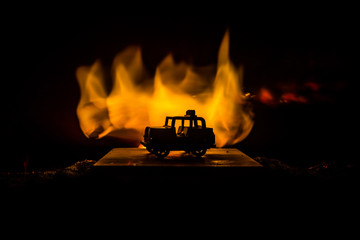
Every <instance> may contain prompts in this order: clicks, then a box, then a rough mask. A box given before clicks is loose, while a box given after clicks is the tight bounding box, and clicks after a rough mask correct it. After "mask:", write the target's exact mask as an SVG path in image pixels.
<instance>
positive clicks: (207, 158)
mask: <svg viewBox="0 0 360 240" xmlns="http://www.w3.org/2000/svg"><path fill="white" fill-rule="evenodd" d="M94 166H95V167H112V166H113V167H241V168H261V167H262V165H261V164H260V163H258V162H256V161H255V160H253V159H252V158H250V157H249V156H247V155H246V154H244V153H243V152H241V151H240V150H238V149H235V148H212V149H208V150H207V153H206V154H205V155H204V156H203V157H195V156H194V155H192V154H187V153H185V152H184V151H171V152H170V154H169V155H168V156H167V157H166V158H164V159H159V158H157V157H156V156H155V155H153V154H150V153H149V152H148V151H147V150H146V149H143V148H114V149H112V150H111V151H110V152H109V153H107V154H106V155H105V156H104V157H103V158H101V159H100V160H99V161H98V162H97V163H95V165H94Z"/></svg>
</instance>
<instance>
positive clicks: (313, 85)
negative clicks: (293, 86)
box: [304, 82, 320, 91]
mask: <svg viewBox="0 0 360 240" xmlns="http://www.w3.org/2000/svg"><path fill="white" fill-rule="evenodd" d="M304 86H305V87H307V88H310V89H311V90H313V91H319V89H320V85H319V84H317V83H314V82H306V83H305V84H304Z"/></svg>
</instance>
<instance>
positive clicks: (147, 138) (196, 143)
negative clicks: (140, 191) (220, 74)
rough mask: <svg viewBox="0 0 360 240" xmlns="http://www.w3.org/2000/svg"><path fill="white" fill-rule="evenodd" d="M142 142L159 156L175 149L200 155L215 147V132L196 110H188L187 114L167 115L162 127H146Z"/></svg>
mask: <svg viewBox="0 0 360 240" xmlns="http://www.w3.org/2000/svg"><path fill="white" fill-rule="evenodd" d="M176 129H177V131H176ZM140 143H141V144H142V145H144V146H145V147H146V149H147V150H148V151H149V152H150V153H153V154H155V155H156V156H158V157H166V156H167V155H168V154H169V152H170V151H175V150H184V151H185V152H187V153H190V152H191V153H193V154H194V155H196V156H198V157H200V156H203V155H204V154H205V153H206V151H207V149H209V148H212V147H215V134H214V132H213V129H212V128H207V127H206V121H205V119H204V118H202V117H198V116H196V115H195V110H188V111H186V115H185V116H173V117H166V119H165V125H164V126H162V127H146V128H145V134H144V141H141V142H140Z"/></svg>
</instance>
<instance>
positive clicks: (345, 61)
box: [1, 9, 356, 169]
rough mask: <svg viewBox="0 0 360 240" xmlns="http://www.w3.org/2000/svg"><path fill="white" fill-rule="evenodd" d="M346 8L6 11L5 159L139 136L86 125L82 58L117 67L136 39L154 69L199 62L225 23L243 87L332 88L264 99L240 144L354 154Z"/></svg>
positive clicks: (256, 152) (79, 152)
mask: <svg viewBox="0 0 360 240" xmlns="http://www.w3.org/2000/svg"><path fill="white" fill-rule="evenodd" d="M339 11H340V10H338V11H337V12H336V14H335V13H333V12H328V11H325V10H324V11H314V12H313V13H311V14H310V15H309V14H308V13H307V12H301V13H300V14H296V15H294V14H293V13H294V12H293V11H288V12H287V14H285V15H283V14H275V13H274V14H273V13H268V14H267V15H263V14H248V15H246V14H245V15H244V10H243V12H240V13H238V14H234V13H229V14H227V16H225V17H220V16H217V15H211V16H205V17H203V16H202V17H200V16H197V17H194V16H158V15H155V14H153V15H148V16H144V15H142V16H123V15H121V16H120V14H119V13H118V14H116V13H109V12H101V13H99V12H86V11H85V10H84V11H78V12H75V13H71V12H65V11H56V10H52V11H36V12H34V11H27V10H26V9H24V10H22V11H21V12H19V11H15V12H13V13H11V14H9V15H6V16H5V17H4V19H3V21H2V25H3V28H2V33H3V34H2V36H3V37H2V38H3V40H4V42H5V43H3V44H2V46H3V61H4V62H5V63H4V65H3V71H4V74H3V79H2V81H1V82H2V93H3V94H2V97H3V100H2V103H3V110H2V120H3V133H4V134H3V138H4V140H5V142H6V143H5V146H4V150H3V154H2V157H1V166H2V167H5V168H16V169H21V168H22V167H23V162H24V161H29V162H30V164H31V166H33V167H34V168H38V167H47V166H55V165H66V164H68V163H72V162H75V161H78V160H82V159H85V158H88V159H97V158H99V157H101V156H102V155H103V154H104V153H106V151H108V150H109V149H111V148H112V147H114V146H124V147H125V146H133V143H131V142H127V141H124V140H120V141H115V140H113V139H102V140H90V139H86V138H85V137H84V136H83V134H82V132H81V130H80V128H79V125H78V121H77V117H76V106H77V103H78V100H79V88H78V85H77V82H76V77H75V71H76V68H77V67H79V66H81V65H91V64H93V62H94V61H95V60H96V59H100V60H101V61H102V63H103V64H104V66H105V67H109V68H110V66H111V63H112V60H113V58H114V56H115V55H116V54H117V53H118V52H120V51H121V50H123V49H124V48H125V47H127V46H129V45H139V46H141V48H142V54H143V60H144V64H145V66H146V68H147V69H148V70H149V72H150V73H151V74H153V73H154V72H155V68H156V65H157V64H159V62H160V61H161V60H162V59H163V58H164V57H165V56H166V55H167V54H168V53H170V52H171V53H173V54H174V56H175V59H176V60H184V61H187V62H190V63H193V64H194V65H198V66H201V65H208V64H216V61H217V53H218V49H219V46H220V42H221V39H222V37H223V35H224V33H225V31H226V29H229V30H230V51H231V53H230V55H231V59H232V61H233V62H234V63H235V65H236V66H238V65H240V64H243V65H244V67H245V76H244V90H245V91H246V92H251V93H252V94H257V93H258V90H259V89H260V88H261V87H266V88H269V89H273V91H274V92H276V91H279V86H283V85H286V84H290V83H291V84H295V85H298V86H301V85H302V84H303V83H305V82H307V81H313V82H316V83H319V84H321V86H322V90H321V91H322V92H321V94H322V96H325V99H327V100H326V101H320V100H314V101H311V103H309V104H286V105H276V106H268V105H266V104H262V103H261V102H259V101H256V100H255V101H254V102H253V106H254V112H255V126H254V129H253V131H252V132H251V134H250V135H249V137H248V138H247V139H246V140H245V141H243V142H242V143H240V144H238V145H237V147H238V148H240V149H241V150H243V151H244V152H245V153H247V154H248V155H250V156H252V157H256V156H267V157H273V158H278V159H280V160H282V161H285V162H287V163H289V164H294V165H311V164H314V163H317V162H321V161H337V162H340V163H347V162H348V161H350V159H354V158H353V157H352V154H351V151H352V149H353V147H352V145H351V142H352V140H350V137H351V136H352V135H351V133H352V132H353V128H352V122H353V121H354V120H353V119H354V117H353V116H354V114H355V111H356V108H355V107H354V105H355V100H354V98H355V94H354V91H355V89H354V88H353V82H354V75H352V71H353V66H354V58H355V56H354V52H355V40H354V27H353V26H354V21H353V19H352V16H351V14H345V13H344V12H342V15H341V17H340V15H339ZM245 12H246V11H245ZM324 13H328V14H324ZM108 77H110V76H108ZM144 127H145V126H144Z"/></svg>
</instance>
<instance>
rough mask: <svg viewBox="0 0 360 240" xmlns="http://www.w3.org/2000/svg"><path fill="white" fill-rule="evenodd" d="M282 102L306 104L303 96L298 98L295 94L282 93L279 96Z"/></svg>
mask: <svg viewBox="0 0 360 240" xmlns="http://www.w3.org/2000/svg"><path fill="white" fill-rule="evenodd" d="M281 98H282V100H284V101H285V102H298V103H307V100H306V98H305V97H303V96H299V95H297V94H295V93H291V92H289V93H284V94H283V95H282V96H281Z"/></svg>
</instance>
